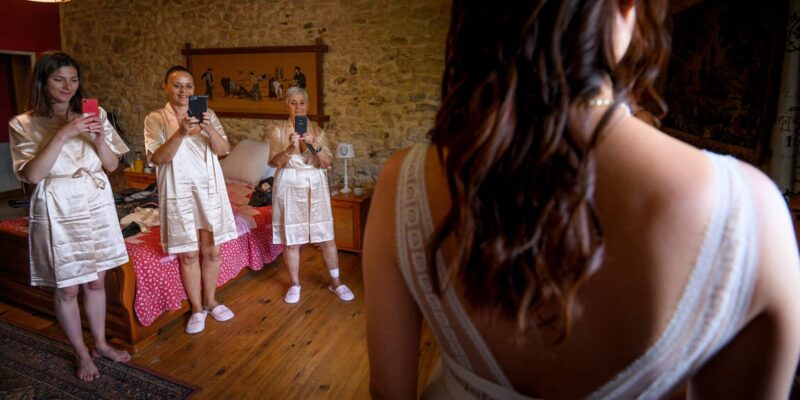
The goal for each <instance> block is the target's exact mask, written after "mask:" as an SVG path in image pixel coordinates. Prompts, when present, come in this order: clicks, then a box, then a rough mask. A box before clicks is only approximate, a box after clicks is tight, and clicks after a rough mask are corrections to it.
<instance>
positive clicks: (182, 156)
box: [144, 103, 237, 254]
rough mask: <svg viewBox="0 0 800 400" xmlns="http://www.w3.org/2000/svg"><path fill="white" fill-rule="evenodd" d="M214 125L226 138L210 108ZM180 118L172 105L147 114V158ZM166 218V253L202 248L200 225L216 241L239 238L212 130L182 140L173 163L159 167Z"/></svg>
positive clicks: (163, 230) (163, 243)
mask: <svg viewBox="0 0 800 400" xmlns="http://www.w3.org/2000/svg"><path fill="white" fill-rule="evenodd" d="M208 111H209V113H210V114H211V121H210V122H211V124H212V125H213V126H214V128H216V129H217V132H219V133H220V134H221V135H222V137H224V138H225V140H227V139H228V138H227V136H225V130H224V129H223V128H222V124H221V123H220V122H219V118H217V115H216V114H215V113H214V111H212V110H211V109H209V110H208ZM178 126H179V124H178V117H177V116H176V115H175V111H174V110H173V109H172V106H170V105H169V103H167V105H166V106H165V107H164V108H162V109H160V110H156V111H153V112H151V113H150V114H148V115H147V117H145V119H144V145H145V149H146V150H147V158H148V160H149V159H150V157H151V156H152V155H153V153H155V152H156V150H158V148H159V147H161V145H163V144H164V143H165V142H166V141H167V139H168V138H169V137H170V136H172V135H173V134H175V132H177V131H178ZM156 173H157V176H158V203H159V211H160V219H161V246H162V248H163V250H164V252H165V253H168V254H178V253H185V252H188V251H197V250H198V247H199V246H198V237H197V230H198V229H205V230H207V231H210V232H213V234H214V244H215V245H220V244H222V243H225V242H227V241H229V240H231V239H236V237H237V232H236V221H235V220H234V219H233V210H232V209H231V203H230V201H229V200H228V192H227V190H226V189H225V178H224V177H223V176H222V169H221V168H220V165H219V158H218V157H217V155H216V154H214V151H213V150H211V145H210V144H209V142H208V134H207V133H206V132H205V131H203V132H201V134H200V135H195V136H189V137H186V138H184V139H183V142H182V143H181V146H180V148H178V151H177V153H175V157H174V158H173V159H172V161H171V162H169V163H166V164H164V165H161V166H157V167H156Z"/></svg>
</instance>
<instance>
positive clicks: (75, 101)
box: [28, 51, 83, 117]
mask: <svg viewBox="0 0 800 400" xmlns="http://www.w3.org/2000/svg"><path fill="white" fill-rule="evenodd" d="M61 67H73V68H75V70H76V71H78V90H77V91H75V95H74V96H72V98H71V99H70V100H69V108H70V110H72V111H73V112H76V113H80V112H81V101H82V100H83V78H82V77H81V67H80V66H79V65H78V62H77V61H75V59H74V58H72V57H71V56H70V55H69V54H67V53H64V52H63V51H47V52H44V53H42V55H41V56H40V57H39V59H38V60H37V61H36V65H34V66H33V71H31V80H30V95H29V96H28V109H29V110H30V111H32V112H33V114H34V115H40V116H45V117H52V116H53V100H52V98H51V96H50V92H48V90H47V79H48V78H50V75H52V74H53V72H55V71H56V70H58V69H59V68H61Z"/></svg>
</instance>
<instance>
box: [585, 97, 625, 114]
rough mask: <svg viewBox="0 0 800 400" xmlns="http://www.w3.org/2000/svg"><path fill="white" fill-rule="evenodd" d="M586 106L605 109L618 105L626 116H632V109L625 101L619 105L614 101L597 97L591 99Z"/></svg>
mask: <svg viewBox="0 0 800 400" xmlns="http://www.w3.org/2000/svg"><path fill="white" fill-rule="evenodd" d="M586 104H588V105H589V107H603V106H610V105H612V104H617V105H618V106H619V107H620V108H621V109H622V110H623V111H625V113H626V114H628V115H631V107H630V106H629V105H628V103H626V102H624V101H621V102H619V103H617V102H616V101H614V99H609V98H602V97H595V98H593V99H589V101H587V102H586Z"/></svg>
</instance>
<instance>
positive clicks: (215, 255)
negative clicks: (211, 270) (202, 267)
mask: <svg viewBox="0 0 800 400" xmlns="http://www.w3.org/2000/svg"><path fill="white" fill-rule="evenodd" d="M202 253H203V260H205V261H209V262H217V261H219V246H205V247H203V249H202Z"/></svg>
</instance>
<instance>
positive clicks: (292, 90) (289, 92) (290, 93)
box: [286, 86, 308, 103]
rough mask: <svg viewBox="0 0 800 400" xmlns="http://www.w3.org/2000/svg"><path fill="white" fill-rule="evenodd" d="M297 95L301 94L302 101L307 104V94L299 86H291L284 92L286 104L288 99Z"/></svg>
mask: <svg viewBox="0 0 800 400" xmlns="http://www.w3.org/2000/svg"><path fill="white" fill-rule="evenodd" d="M298 93H299V94H302V95H303V99H304V100H305V101H306V103H308V92H306V90H305V89H303V88H301V87H300V86H292V87H290V88H289V90H287V91H286V102H287V103H288V102H289V99H290V98H291V97H292V96H294V95H296V94H298Z"/></svg>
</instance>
